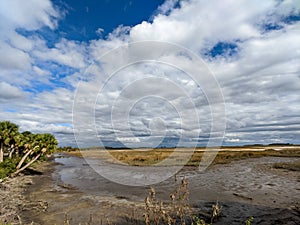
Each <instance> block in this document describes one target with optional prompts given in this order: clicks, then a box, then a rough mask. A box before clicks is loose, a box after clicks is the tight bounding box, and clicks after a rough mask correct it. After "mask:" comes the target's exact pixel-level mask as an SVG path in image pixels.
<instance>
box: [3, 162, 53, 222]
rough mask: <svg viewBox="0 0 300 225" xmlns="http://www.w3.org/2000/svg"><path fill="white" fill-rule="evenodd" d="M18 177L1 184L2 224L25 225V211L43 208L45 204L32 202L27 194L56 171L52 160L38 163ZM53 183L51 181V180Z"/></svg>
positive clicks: (5, 180) (6, 179) (7, 179)
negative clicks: (41, 179)
mask: <svg viewBox="0 0 300 225" xmlns="http://www.w3.org/2000/svg"><path fill="white" fill-rule="evenodd" d="M35 167H36V168H35V169H28V170H27V171H25V172H24V174H20V175H19V176H17V177H13V178H5V179H4V180H2V181H1V182H0V224H1V222H2V223H4V224H6V223H8V224H24V221H23V218H22V217H23V216H22V215H23V211H24V210H26V209H28V208H31V209H40V208H43V202H39V201H30V200H28V199H27V195H26V192H27V190H28V189H29V187H30V186H31V185H33V184H34V183H35V182H36V180H38V179H40V178H41V177H44V176H45V174H51V173H52V172H53V171H54V169H55V163H54V162H53V161H52V159H49V161H47V162H42V163H38V164H36V165H35ZM50 182H51V179H50Z"/></svg>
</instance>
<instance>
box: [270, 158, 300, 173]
mask: <svg viewBox="0 0 300 225" xmlns="http://www.w3.org/2000/svg"><path fill="white" fill-rule="evenodd" d="M273 168H275V169H284V170H290V171H300V160H298V161H296V162H287V163H274V164H273Z"/></svg>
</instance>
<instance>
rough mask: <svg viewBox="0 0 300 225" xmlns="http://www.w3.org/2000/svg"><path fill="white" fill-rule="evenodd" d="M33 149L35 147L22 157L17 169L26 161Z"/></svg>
mask: <svg viewBox="0 0 300 225" xmlns="http://www.w3.org/2000/svg"><path fill="white" fill-rule="evenodd" d="M32 151H33V149H31V150H30V151H28V152H27V153H26V154H25V155H24V156H23V157H22V159H21V161H20V162H19V164H18V165H17V168H16V169H17V170H18V169H20V168H21V166H22V164H23V163H24V161H25V160H26V158H27V157H28V156H29V154H30V153H31V152H32Z"/></svg>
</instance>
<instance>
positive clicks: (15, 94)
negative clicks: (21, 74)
mask: <svg viewBox="0 0 300 225" xmlns="http://www.w3.org/2000/svg"><path fill="white" fill-rule="evenodd" d="M23 94H24V93H23V91H22V90H20V89H19V88H18V87H15V86H12V85H10V84H8V83H6V82H0V100H12V99H16V98H21V97H22V95H23Z"/></svg>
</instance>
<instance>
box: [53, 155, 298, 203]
mask: <svg viewBox="0 0 300 225" xmlns="http://www.w3.org/2000/svg"><path fill="white" fill-rule="evenodd" d="M295 160H297V158H282V157H263V158H254V159H247V160H240V161H235V162H232V163H230V164H225V165H215V166H212V167H210V168H209V169H207V170H206V171H204V172H199V171H198V170H197V168H192V167H190V168H184V169H183V170H181V171H180V172H179V173H178V176H179V177H183V176H185V177H186V178H187V179H188V183H189V190H190V199H191V200H190V202H191V204H197V203H198V202H199V199H201V200H202V201H217V200H219V201H235V202H252V203H254V204H257V205H262V206H270V205H273V206H280V207H285V206H286V205H287V204H290V203H291V202H296V203H297V202H300V197H299V196H300V189H299V184H300V183H299V181H300V177H299V173H298V174H297V175H296V176H290V175H289V176H285V174H284V172H282V173H277V172H272V169H270V167H271V165H272V164H273V163H276V162H292V161H295ZM55 161H56V162H58V163H60V165H58V166H57V168H56V169H57V171H56V173H57V174H58V175H59V177H60V179H61V181H62V182H63V183H65V184H68V185H72V186H74V187H76V188H78V189H79V190H81V191H82V192H84V193H86V194H92V195H95V196H110V197H119V198H124V199H128V200H131V201H143V200H144V198H145V196H146V195H147V193H148V190H149V186H141V187H136V186H126V185H121V184H118V183H115V182H112V181H110V180H108V179H106V178H104V177H102V176H100V175H99V174H98V173H96V172H95V170H94V169H93V168H91V167H90V166H89V164H87V162H86V161H85V159H83V158H78V157H73V156H63V157H56V159H55ZM89 162H90V161H89ZM92 162H93V163H94V164H95V165H103V163H105V162H104V161H102V160H95V159H94V160H93V161H92ZM108 166H109V164H106V165H105V167H106V168H107V167H108ZM114 168H115V165H113V166H112V167H111V170H113V169H114ZM159 169H161V170H163V169H164V168H163V167H162V168H159ZM159 169H158V171H159ZM118 171H121V170H118ZM120 176H124V177H123V179H126V177H127V179H128V180H129V181H130V180H132V179H133V178H132V177H133V176H134V171H131V170H130V171H126V167H124V173H122V172H121V173H120ZM154 176H159V173H157V174H156V175H154ZM154 186H155V189H156V191H157V194H158V196H159V197H160V198H162V199H168V198H169V194H170V193H171V191H172V190H173V189H174V178H173V177H172V178H169V179H167V180H165V181H163V182H160V183H159V184H156V185H154Z"/></svg>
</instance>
